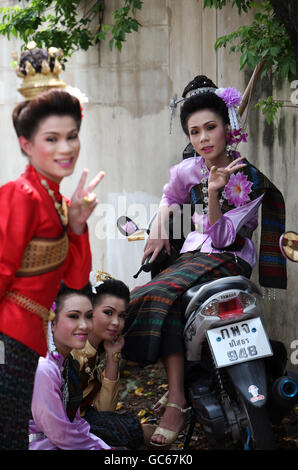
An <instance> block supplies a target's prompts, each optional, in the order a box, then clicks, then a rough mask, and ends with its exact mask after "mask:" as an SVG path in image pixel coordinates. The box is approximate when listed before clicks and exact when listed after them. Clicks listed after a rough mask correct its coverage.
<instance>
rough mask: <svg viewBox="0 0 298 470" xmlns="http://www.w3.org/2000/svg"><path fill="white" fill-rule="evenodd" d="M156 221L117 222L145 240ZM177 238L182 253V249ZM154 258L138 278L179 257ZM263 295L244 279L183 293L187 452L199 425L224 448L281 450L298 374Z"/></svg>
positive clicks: (131, 235)
mask: <svg viewBox="0 0 298 470" xmlns="http://www.w3.org/2000/svg"><path fill="white" fill-rule="evenodd" d="M151 223H152V221H151V222H150V223H149V226H148V229H139V228H138V227H137V225H136V224H135V223H134V222H133V221H132V220H131V219H130V218H128V217H126V216H122V217H120V218H119V219H118V220H117V226H118V229H119V230H120V232H121V233H122V234H123V235H125V236H126V237H128V238H129V239H130V240H134V239H138V240H140V239H145V233H147V234H149V233H150V225H151ZM142 237H143V238H142ZM169 238H170V246H171V249H172V251H173V252H174V258H175V256H176V257H177V256H178V254H179V251H178V248H179V247H177V243H176V244H175V241H174V240H173V239H171V237H169ZM288 240H290V242H291V243H290V246H291V250H292V251H293V252H294V251H295V247H296V250H297V245H296V244H297V241H298V236H297V238H296V241H295V243H294V238H293V237H292V236H291V235H290V236H285V237H284V238H283V239H281V241H280V246H281V247H283V249H284V250H286V248H287V246H288ZM286 251H287V253H289V250H286ZM292 251H291V253H292ZM297 253H298V251H296V254H295V255H294V254H293V253H292V255H293V256H297ZM297 259H298V257H297ZM149 261H150V256H148V258H147V259H146V260H145V262H144V264H143V265H142V266H141V267H140V269H139V271H138V273H136V274H135V276H134V277H137V276H138V275H139V274H140V272H141V271H145V272H150V271H151V277H154V276H155V275H156V274H157V273H158V272H160V271H161V270H162V269H165V267H167V266H168V265H169V264H170V263H171V262H172V261H173V260H172V259H171V258H170V257H169V255H167V253H166V251H165V250H162V251H161V252H160V254H159V256H158V257H157V259H156V260H154V261H153V262H152V263H149ZM261 299H262V294H261V292H260V291H259V289H258V288H257V286H256V285H255V284H254V283H253V282H252V281H250V280H249V279H247V278H245V277H243V276H230V277H225V278H221V279H216V280H214V281H209V282H205V283H198V284H196V285H194V286H192V287H191V288H190V289H188V290H187V291H186V292H185V293H184V294H183V296H182V298H181V305H182V309H183V313H184V315H185V328H184V340H185V350H186V360H185V395H186V399H187V402H188V406H191V417H190V422H189V429H188V432H187V435H186V438H185V442H184V449H188V447H189V444H190V440H191V437H192V434H193V431H194V428H195V425H196V423H197V422H198V423H199V424H200V426H201V429H203V431H204V432H205V434H206V436H207V437H208V438H209V439H210V440H212V441H214V440H215V441H216V443H217V445H219V446H220V447H222V446H224V447H226V446H227V444H228V443H232V444H233V445H235V444H236V445H241V446H242V447H243V448H244V449H273V448H274V436H273V431H272V424H278V423H279V422H280V421H281V419H283V418H284V417H285V416H286V415H287V414H288V413H289V412H290V411H291V409H293V408H294V406H295V405H296V404H297V403H298V374H297V373H296V372H293V371H291V372H290V371H289V372H286V371H285V367H286V360H287V358H286V350H285V347H284V345H283V344H282V343H280V342H277V341H270V340H269V338H268V335H267V332H266V328H265V326H264V319H263V313H262V307H261Z"/></svg>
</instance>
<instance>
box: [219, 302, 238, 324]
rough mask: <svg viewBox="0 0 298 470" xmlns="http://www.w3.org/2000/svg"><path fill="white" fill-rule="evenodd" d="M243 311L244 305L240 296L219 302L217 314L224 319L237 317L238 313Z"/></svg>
mask: <svg viewBox="0 0 298 470" xmlns="http://www.w3.org/2000/svg"><path fill="white" fill-rule="evenodd" d="M242 313H243V307H242V303H241V302H240V299H239V297H234V298H233V299H230V300H227V301H225V302H219V303H218V314H217V315H218V316H219V318H221V319H222V320H223V319H226V318H232V317H237V316H238V315H242Z"/></svg>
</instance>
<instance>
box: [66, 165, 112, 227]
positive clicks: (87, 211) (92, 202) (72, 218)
mask: <svg viewBox="0 0 298 470" xmlns="http://www.w3.org/2000/svg"><path fill="white" fill-rule="evenodd" d="M87 175H88V170H87V169H85V170H84V171H83V174H82V176H81V178H80V181H79V184H78V186H77V189H76V190H75V192H74V193H73V195H72V198H71V202H70V207H69V209H68V223H69V226H70V229H71V231H72V232H73V233H76V234H78V235H80V234H82V233H84V231H85V228H86V222H87V219H88V217H89V216H90V215H91V213H92V212H93V210H94V209H95V207H96V205H97V204H98V199H97V196H96V193H94V192H93V190H94V189H95V188H96V186H97V185H98V184H99V183H100V181H101V180H102V179H103V177H104V176H105V172H104V171H100V172H99V173H98V174H97V175H96V176H95V178H93V180H92V181H91V182H90V183H89V184H88V186H87V188H86V189H85V188H84V187H85V184H86V180H87Z"/></svg>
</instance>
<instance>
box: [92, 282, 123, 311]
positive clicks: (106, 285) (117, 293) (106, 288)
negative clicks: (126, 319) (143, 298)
mask: <svg viewBox="0 0 298 470" xmlns="http://www.w3.org/2000/svg"><path fill="white" fill-rule="evenodd" d="M104 295H113V296H114V297H117V298H118V299H123V300H124V302H125V305H126V307H127V306H128V304H129V301H130V292H129V288H128V287H127V285H126V284H124V282H122V281H120V280H118V279H106V280H105V281H104V282H103V283H102V284H100V285H99V286H97V287H96V294H93V295H92V304H93V307H96V305H98V304H100V303H101V301H102V298H103V296H104Z"/></svg>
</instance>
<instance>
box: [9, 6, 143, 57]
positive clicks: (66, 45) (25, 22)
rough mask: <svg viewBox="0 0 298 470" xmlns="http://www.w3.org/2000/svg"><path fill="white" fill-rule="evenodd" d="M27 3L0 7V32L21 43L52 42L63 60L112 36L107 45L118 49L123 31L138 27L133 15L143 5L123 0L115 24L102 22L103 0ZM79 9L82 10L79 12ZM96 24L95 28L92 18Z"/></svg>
mask: <svg viewBox="0 0 298 470" xmlns="http://www.w3.org/2000/svg"><path fill="white" fill-rule="evenodd" d="M20 1H21V0H19V2H20ZM26 3H27V6H25V8H21V7H20V6H14V7H2V8H0V20H1V24H0V34H2V35H4V36H6V37H7V38H8V39H10V37H11V35H13V36H15V37H16V38H20V39H21V40H22V41H24V45H23V47H25V45H26V44H27V43H28V42H29V41H32V40H34V41H35V42H36V43H37V45H38V47H50V46H55V47H58V48H61V49H62V50H63V52H64V58H63V62H64V63H65V62H66V61H67V59H68V58H69V57H70V56H71V55H72V54H73V53H74V52H75V51H77V50H79V49H83V50H87V49H88V48H89V47H90V46H92V45H94V44H97V43H98V42H99V41H101V40H105V39H106V38H107V37H108V36H111V39H110V42H109V45H110V48H111V49H112V48H113V46H116V48H117V49H118V50H120V51H121V48H122V43H123V42H124V41H125V40H126V34H128V33H131V32H133V31H138V27H139V26H140V23H139V22H138V21H137V20H136V19H135V18H134V16H135V12H136V10H140V9H141V8H142V4H143V2H142V1H140V0H122V4H123V7H121V8H119V9H118V10H115V11H114V12H113V20H114V24H112V25H103V24H102V14H103V10H104V0H93V1H90V2H85V8H81V9H79V7H80V6H82V2H81V0H56V1H53V0H31V1H30V2H29V1H27V2H26ZM86 4H87V7H86ZM80 12H81V13H80ZM96 19H98V25H97V26H96V27H95V28H94V27H92V24H94V22H95V20H96Z"/></svg>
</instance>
